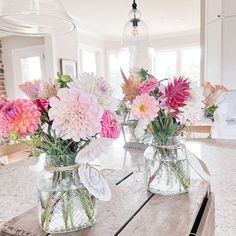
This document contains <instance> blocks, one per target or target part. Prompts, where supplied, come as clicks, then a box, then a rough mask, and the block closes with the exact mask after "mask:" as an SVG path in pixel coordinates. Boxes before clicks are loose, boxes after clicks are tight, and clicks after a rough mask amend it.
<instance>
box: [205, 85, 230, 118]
mask: <svg viewBox="0 0 236 236" xmlns="http://www.w3.org/2000/svg"><path fill="white" fill-rule="evenodd" d="M227 91H228V90H227V88H225V87H224V86H223V85H220V84H217V85H212V84H211V83H210V82H206V83H204V92H203V95H204V101H203V102H204V104H205V108H204V110H205V116H206V117H207V118H210V119H213V117H214V113H215V111H216V110H217V108H218V107H219V104H220V103H221V102H222V101H223V96H224V95H225V94H226V92H227Z"/></svg>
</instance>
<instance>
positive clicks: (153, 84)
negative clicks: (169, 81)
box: [138, 79, 159, 94]
mask: <svg viewBox="0 0 236 236" xmlns="http://www.w3.org/2000/svg"><path fill="white" fill-rule="evenodd" d="M158 86H159V82H158V81H157V80H156V79H149V80H146V81H144V82H142V83H141V84H139V85H138V91H139V94H144V93H150V92H153V91H154V90H155V89H156V88H157V87H158Z"/></svg>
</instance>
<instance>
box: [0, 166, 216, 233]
mask: <svg viewBox="0 0 236 236" xmlns="http://www.w3.org/2000/svg"><path fill="white" fill-rule="evenodd" d="M105 175H106V178H107V179H112V182H113V184H111V185H112V193H113V195H112V200H111V201H110V202H102V201H98V202H97V217H96V223H95V225H93V226H92V227H90V228H87V229H84V230H81V231H78V232H74V233H68V234H66V235H68V236H75V235H76V236H111V235H121V236H132V235H134V236H154V235H155V236H156V235H158V236H167V235H171V236H189V235H191V234H190V233H191V230H192V228H193V225H194V223H195V222H196V219H197V215H198V213H199V211H200V208H201V206H202V205H203V202H204V199H206V197H207V198H208V197H209V196H210V192H209V183H207V182H203V181H198V180H196V181H193V182H192V185H191V189H190V192H189V193H187V194H180V195H172V196H159V195H154V194H152V193H150V192H148V191H147V190H146V187H145V184H144V177H143V173H142V172H135V173H133V172H130V173H129V172H127V171H111V170H110V171H107V172H105ZM115 183H116V184H115ZM37 217H38V216H37V208H36V207H35V208H33V209H31V210H29V211H27V212H26V213H24V214H23V215H20V216H17V217H15V218H13V219H12V220H10V221H8V222H6V223H5V224H3V225H2V227H1V233H0V235H1V236H11V235H22V236H24V235H25V236H26V235H27V236H28V235H32V236H46V235H48V234H47V233H45V232H43V231H42V230H41V228H40V226H39V223H38V218H37ZM198 221H199V222H200V221H201V219H200V220H198ZM213 221H214V220H213ZM199 235H203V234H199ZM204 235H206V236H210V235H211V234H204ZM212 235H213V234H212Z"/></svg>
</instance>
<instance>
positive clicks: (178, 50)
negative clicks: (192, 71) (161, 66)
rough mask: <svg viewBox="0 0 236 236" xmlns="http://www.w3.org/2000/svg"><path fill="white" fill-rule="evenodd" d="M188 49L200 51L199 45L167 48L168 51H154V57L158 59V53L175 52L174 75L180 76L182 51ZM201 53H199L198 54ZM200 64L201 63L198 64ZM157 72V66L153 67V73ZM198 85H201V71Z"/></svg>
mask: <svg viewBox="0 0 236 236" xmlns="http://www.w3.org/2000/svg"><path fill="white" fill-rule="evenodd" d="M188 49H200V51H201V47H200V45H194V46H190V45H189V46H186V47H174V48H168V49H158V50H155V51H156V55H157V57H158V54H159V53H162V52H173V51H175V52H176V75H182V51H183V50H188ZM200 53H201V52H200ZM199 63H201V61H200V62H199ZM156 70H157V66H155V72H156ZM199 76H200V78H199V79H200V83H201V71H200V75H199Z"/></svg>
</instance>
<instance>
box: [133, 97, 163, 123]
mask: <svg viewBox="0 0 236 236" xmlns="http://www.w3.org/2000/svg"><path fill="white" fill-rule="evenodd" d="M159 110H160V108H159V107H158V101H157V100H156V99H155V97H153V96H149V95H148V94H147V93H145V94H142V95H140V96H137V97H136V98H135V99H134V101H133V103H132V106H131V111H132V114H133V116H134V118H135V119H137V120H146V121H147V122H149V121H152V120H154V118H155V117H157V116H158V112H159Z"/></svg>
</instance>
